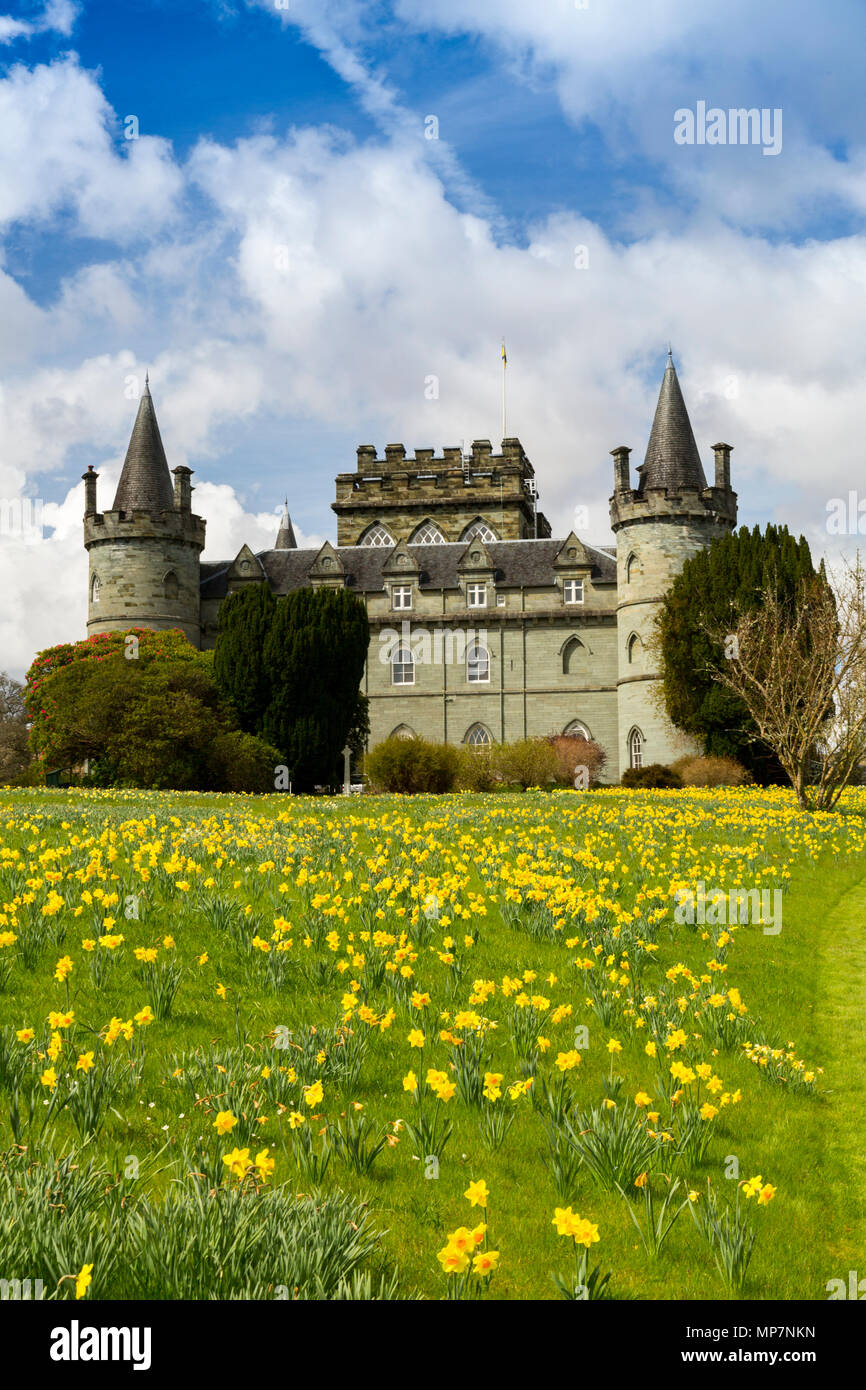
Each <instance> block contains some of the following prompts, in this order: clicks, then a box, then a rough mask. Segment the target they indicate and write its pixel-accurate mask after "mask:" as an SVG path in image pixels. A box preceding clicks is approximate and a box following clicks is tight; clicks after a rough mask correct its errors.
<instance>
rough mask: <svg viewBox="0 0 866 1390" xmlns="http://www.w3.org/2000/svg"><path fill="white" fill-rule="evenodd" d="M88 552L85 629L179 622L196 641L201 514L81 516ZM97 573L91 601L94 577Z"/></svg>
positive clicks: (196, 643)
mask: <svg viewBox="0 0 866 1390" xmlns="http://www.w3.org/2000/svg"><path fill="white" fill-rule="evenodd" d="M85 545H86V547H87V551H88V558H89V577H88V620H87V632H88V635H92V634H93V633H97V632H117V631H120V630H122V629H125V628H129V627H149V628H154V629H157V630H163V629H167V628H174V627H177V628H180V629H181V631H182V632H184V633H185V635H186V636H187V637H188V639H189V641H190V642H191V643H192V644H193V646H195V647H198V646H199V641H200V623H199V614H200V602H201V600H200V574H199V558H200V555H201V550H202V547H203V545H204V524H203V523H202V522H201V520H200V518H198V517H195V516H189V515H182V514H178V513H168V512H163V513H161V514H160V515H159V516H158V517H152V516H150V515H149V514H148V513H140V512H137V513H135V515H134V516H133V517H131V518H128V519H127V518H125V517H124V518H123V519H121V516H120V514H119V513H117V512H106V513H104V514H96V515H94V516H88V517H87V518H86V519H85ZM94 577H98V579H99V597H98V600H97V601H94V596H93V595H94V589H93V580H94Z"/></svg>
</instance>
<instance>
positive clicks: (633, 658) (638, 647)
mask: <svg viewBox="0 0 866 1390" xmlns="http://www.w3.org/2000/svg"><path fill="white" fill-rule="evenodd" d="M625 652H626V657H627V658H628V664H629V666H635V665H638V664H639V663H640V659H641V654H642V652H643V643H642V642H641V640H640V637H639V635H638V634H637V633H636V632H633V633H632V635H631V637H630V638H629V639H628V641H627V642H626V644H625Z"/></svg>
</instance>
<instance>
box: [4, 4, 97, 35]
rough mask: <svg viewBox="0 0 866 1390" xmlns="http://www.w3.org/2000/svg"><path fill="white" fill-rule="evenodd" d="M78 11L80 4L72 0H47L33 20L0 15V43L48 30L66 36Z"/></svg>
mask: <svg viewBox="0 0 866 1390" xmlns="http://www.w3.org/2000/svg"><path fill="white" fill-rule="evenodd" d="M79 13H80V6H79V5H77V4H74V3H72V0H48V3H47V4H46V5H45V8H44V9H43V11H42V13H41V15H37V17H36V18H35V19H33V20H29V21H28V20H26V19H13V18H12V17H11V16H10V15H0V43H14V41H15V40H16V39H29V38H32V37H33V36H34V34H44V33H48V32H54V33H56V34H64V35H66V36H68V35H69V34H71V33H72V30H73V28H74V27H75V21H76V19H77V18H78V15H79Z"/></svg>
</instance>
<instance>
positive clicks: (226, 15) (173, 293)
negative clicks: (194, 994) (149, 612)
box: [0, 0, 866, 668]
mask: <svg viewBox="0 0 866 1390" xmlns="http://www.w3.org/2000/svg"><path fill="white" fill-rule="evenodd" d="M864 41H866V7H864V6H862V4H860V3H859V2H858V3H855V0H832V3H830V4H829V5H824V6H823V7H821V8H820V9H818V8H817V7H815V6H814V5H812V4H810V3H806V0H765V2H764V3H763V4H762V5H761V7H760V8H759V9H758V10H756V9H755V7H754V6H753V4H752V3H751V0H730V2H729V3H728V4H726V5H725V6H724V7H720V6H713V5H710V4H704V3H701V4H695V5H692V6H688V7H683V6H682V5H681V4H680V3H678V0H604V3H602V0H587V3H586V4H585V5H578V4H575V3H574V0H546V2H545V3H544V4H542V5H538V6H528V5H526V3H525V0H426V3H425V5H423V6H420V5H418V4H417V0H387V3H385V2H384V0H383V2H382V3H380V2H379V0H290V8H289V9H288V10H287V11H286V10H278V9H277V6H276V3H275V0H236V2H235V3H232V4H229V3H219V0H200V3H190V0H161V2H160V0H125V3H124V4H122V5H118V4H116V3H107V0H33V3H27V4H19V5H17V6H16V7H14V8H12V9H10V10H9V11H8V13H6V14H5V16H4V14H3V12H2V7H0V443H2V449H0V495H2V496H4V497H14V496H23V495H26V496H31V497H33V496H38V497H41V498H43V499H45V502H46V504H47V509H46V521H47V522H48V523H49V526H51V527H53V528H54V529H53V531H49V538H50V543H51V545H52V546H53V550H52V552H51V554H52V556H53V560H52V565H46V563H45V558H44V556H43V555H42V553H41V552H37V551H35V550H30V549H28V548H27V547H26V546H25V547H24V548H23V549H18V550H16V548H15V546H14V545H10V544H9V543H8V542H7V543H6V544H5V545H2V546H0V582H2V583H4V585H5V586H6V591H7V592H11V593H12V594H13V595H14V594H18V595H19V598H18V599H17V600H15V601H14V602H13V604H12V609H11V611H10V612H9V613H8V614H7V616H6V617H5V618H0V647H2V646H3V644H4V642H5V643H7V644H8V645H9V648H10V650H11V651H12V652H13V655H14V657H15V661H13V662H12V663H11V664H13V665H14V664H16V662H17V664H20V662H21V661H22V660H26V655H27V653H26V651H25V648H27V647H28V646H32V642H33V635H32V632H31V628H32V621H31V620H30V619H27V618H25V616H24V615H25V614H26V613H27V612H28V611H29V613H30V614H31V615H32V613H33V611H34V610H35V609H37V608H38V609H39V610H40V612H42V611H43V610H44V618H40V619H39V624H41V625H40V626H39V631H38V634H37V635H38V639H39V643H40V645H45V644H47V642H48V641H54V640H59V639H60V637H63V636H65V635H67V630H68V628H69V626H70V625H72V626H73V627H75V626H76V625H80V624H81V623H82V622H83V617H82V613H83V595H82V594H79V593H78V592H77V585H78V583H79V581H81V583H82V586H83V573H84V570H83V560H84V557H83V551H82V550H81V546H80V516H81V497H80V484H79V482H78V479H79V478H80V474H81V472H82V470H83V468H84V467H85V466H86V465H87V464H89V463H93V464H94V466H96V467H97V468H98V469H99V470H100V473H101V475H102V483H101V487H102V490H103V492H102V493H101V501H102V503H103V505H107V504H108V502H109V501H110V496H108V495H107V494H109V493H110V492H111V491H112V489H113V486H114V482H115V481H116V477H117V472H118V469H119V465H120V462H121V460H122V456H123V452H124V448H125V444H126V440H127V438H128V434H129V430H130V428H131V423H132V419H133V417H134V413H135V399H136V395H137V391H138V389H140V384H141V380H142V377H143V371H144V368H145V367H146V366H149V367H150V371H151V384H152V388H153V392H154V397H155V400H156V404H157V410H158V413H159V417H160V421H161V424H162V428H163V435H164V437H165V442H166V447H167V450H168V453H169V458H170V463H172V464H174V463H177V462H186V463H188V464H189V466H190V467H192V468H194V469H195V474H196V477H195V482H196V484H197V486H198V489H199V491H198V494H197V499H196V500H197V502H198V503H199V505H200V507H201V509H202V510H203V511H205V512H206V514H207V518H208V526H209V529H208V536H209V542H208V552H207V553H208V557H209V558H217V557H219V556H220V555H223V554H232V553H234V552H235V551H236V550H237V548H238V547H239V546H240V544H241V542H242V541H244V540H248V541H249V542H250V543H251V544H253V545H254V546H262V545H265V544H267V542H268V538H269V536H270V533H271V530H272V529H273V526H274V525H275V516H276V512H277V509H278V507H279V505H280V502H281V499H282V496H283V494H284V493H288V495H289V501H290V506H291V510H292V514H293V517H294V518H295V521H296V527H297V529H298V531H299V533H300V535H301V536H302V537H303V538H306V539H307V540H308V541H309V543H310V544H317V543H318V542H319V541H320V540H321V539H322V538H324V537H325V536H328V535H333V531H334V527H333V516H332V514H331V512H330V501H331V499H332V497H333V478H334V475H335V474H336V473H337V472H338V471H345V470H346V469H348V468H351V467H352V466H353V459H354V450H355V447H356V446H357V445H358V444H359V443H368V442H369V443H374V444H376V445H377V446H378V447H379V448H380V449H381V448H382V447H384V445H385V444H386V443H389V442H393V441H397V440H402V441H403V442H404V443H405V444H406V445H407V448H408V449H409V450H410V451H411V450H412V449H413V448H415V447H424V446H430V445H433V446H435V447H436V448H437V449H439V448H441V447H442V446H443V445H444V444H455V443H460V442H461V441H462V440H464V439H465V440H471V439H472V438H474V437H479V438H485V437H489V438H491V439H492V440H494V442H496V443H498V438H499V435H500V434H501V422H500V414H499V394H500V375H499V373H500V362H499V342H500V339H501V337H502V336H503V335H505V337H506V340H507V343H508V356H509V367H508V390H509V432H512V431H514V432H516V433H518V434H519V435H520V437H521V439H522V441H523V443H524V446H525V447H526V449H527V451H528V453H529V454H530V457H531V458H532V460H533V462H534V463H535V466H536V470H537V474H538V479H539V485H540V491H541V504H542V507H543V509H544V510H545V511H546V512H547V514H548V515H549V516H550V518H551V520H552V522H553V524H554V528H555V530H556V531H557V532H560V533H564V532H565V531H567V530H568V529H569V527H570V525H571V524H572V517H573V514H574V511H575V508H577V507H586V508H588V511H589V517H590V523H589V526H588V528H585V534H586V537H587V539H589V540H594V541H596V542H599V541H600V542H602V543H603V542H606V541H609V540H610V533H609V530H608V522H607V497H608V494H609V491H610V458H609V453H608V451H609V450H610V449H611V448H612V447H613V446H614V445H615V444H619V443H623V442H624V443H628V444H630V445H631V446H632V448H633V450H634V453H633V456H632V459H633V463H634V464H637V463H639V462H640V461H641V460H642V457H643V450H644V447H645V444H646V439H647V436H648V433H649V427H650V423H651V419H652V412H653V408H654V403H655V396H656V394H657V390H658V384H659V381H660V379H661V374H662V371H663V366H664V357H665V349H666V346H667V343H668V341H669V340H670V341H672V342H673V345H674V352H675V357H676V359H677V364H678V368H679V370H680V376H681V380H682V384H683V389H684V392H685V395H686V400H687V403H688V405H689V408H690V411H691V415H692V422H693V425H694V428H695V433H696V436H697V439H698V443H699V447H700V448H701V451H702V454H703V456H704V459H705V464H706V465H707V466H709V463H710V459H711V452H710V447H709V446H710V445H711V443H713V442H715V440H717V439H719V438H724V439H727V440H729V442H731V443H732V444H733V445H734V448H735V452H734V457H733V474H734V483H735V486H736V487H737V489H738V491H739V494H740V507H741V517H742V519H743V520H744V521H746V522H747V523H748V524H753V523H754V522H759V523H764V522H766V521H768V520H776V521H787V522H788V524H789V525H790V526H791V527H792V528H793V529H797V530H800V529H802V530H804V531H805V532H806V534H807V535H809V538H810V541H811V542H812V544H813V546H814V547H815V548H816V549H819V550H820V549H821V548H822V547H824V546H826V544H827V536H826V528H825V526H824V521H823V519H824V516H825V513H826V508H827V502H828V500H829V499H830V498H831V497H833V496H838V495H844V494H846V493H847V491H848V490H849V489H850V488H852V487H857V486H858V485H862V486H866V479H864V478H863V467H862V451H861V444H860V440H861V439H862V437H863V432H864V431H863V425H864V421H863V392H862V381H863V375H864V371H866V360H864V358H866V338H864V335H863V333H862V323H863V319H864V311H866V243H864V238H863V226H862V223H863V217H864V211H866V150H864V95H863V90H862V76H861V64H860V59H859V54H860V53H861V52H862V50H863V45H864ZM699 102H703V103H704V104H705V105H706V106H707V107H713V106H718V107H720V108H722V109H723V110H724V111H727V110H728V109H729V108H731V107H738V106H744V107H756V108H759V109H761V108H766V109H767V110H768V111H774V110H776V109H777V108H778V109H779V110H780V111H781V112H782V126H781V127H780V129H781V130H782V132H783V140H782V143H781V149H780V151H779V153H778V154H777V155H775V156H767V155H765V154H764V153H763V151H762V149H761V148H760V147H756V146H753V145H742V144H731V145H725V146H723V147H720V146H715V147H713V146H710V145H706V144H703V145H700V144H695V145H690V146H682V145H678V144H677V143H676V142H675V140H674V135H673V133H674V126H675V113H676V112H677V110H678V109H682V108H687V109H690V110H696V109H697V104H698V103H699ZM130 115H134V116H135V117H136V119H137V122H138V127H139V130H138V139H136V140H134V141H130V140H127V139H125V138H124V123H125V121H126V119H127V117H129V116H130ZM429 117H435V120H436V122H438V138H437V139H435V140H428V139H425V120H427V118H429ZM428 124H429V122H428ZM578 252H581V255H582V260H581V256H579V255H578ZM431 376H435V377H436V379H437V381H438V383H439V391H438V396H437V398H436V399H434V400H432V401H431V400H429V399H428V397H427V394H426V392H425V389H424V385H425V382H426V381H427V380H428V379H429V378H430V377H431ZM58 565H62V567H63V568H64V571H65V572H67V573H68V574H69V576H70V582H69V585H68V590H69V594H68V598H67V597H64V600H63V602H62V603H60V604H59V605H57V604H52V603H51V602H50V601H48V600H47V596H48V595H49V594H50V592H51V584H50V582H49V580H48V578H47V577H46V576H47V575H48V574H50V573H51V571H52V566H53V570H54V571H55V572H56V569H57V566H58ZM43 599H45V601H44V602H43ZM16 615H17V616H16ZM61 627H64V629H65V630H64V631H60V628H61ZM55 629H57V631H55ZM3 664H4V661H3V657H2V652H0V668H2V666H3ZM6 664H10V662H9V661H7V662H6Z"/></svg>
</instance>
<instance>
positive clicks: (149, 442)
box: [112, 383, 174, 512]
mask: <svg viewBox="0 0 866 1390" xmlns="http://www.w3.org/2000/svg"><path fill="white" fill-rule="evenodd" d="M112 511H115V512H134V511H144V512H173V511H174V487H173V485H172V481H171V474H170V473H169V471H168V460H167V459H166V457H165V449H164V448H163V446H162V438H161V436H160V433H159V425H158V424H157V420H156V411H155V409H154V405H153V398H152V396H151V394H150V386H149V385H148V384H147V383H146V384H145V387H144V394H143V396H142V398H141V400H140V402H139V405H138V414H137V415H136V417H135V424H134V425H133V427H132V435H131V437H130V440H129V448H128V449H127V451H126V458H125V459H124V462H123V469H122V471H121V474H120V482H119V483H118V484H117V492H116V493H115V494H114V503H113V505H112Z"/></svg>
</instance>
